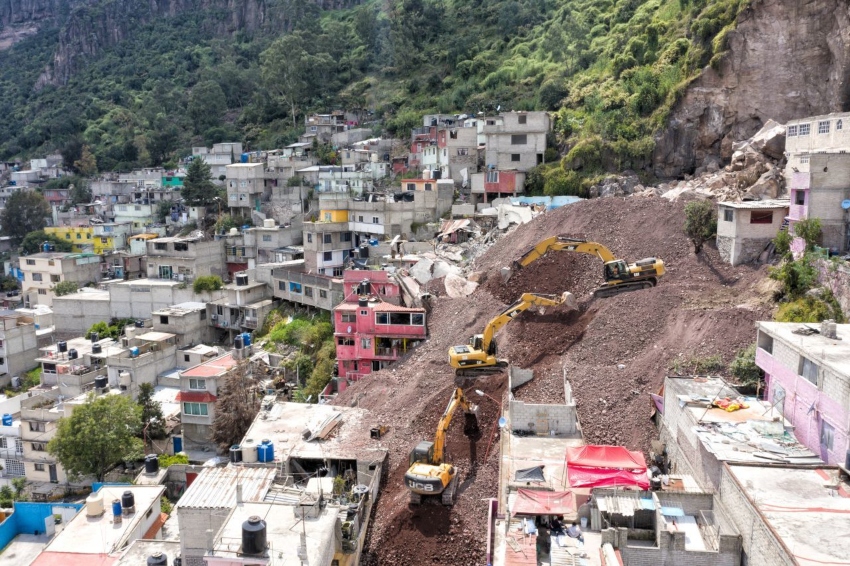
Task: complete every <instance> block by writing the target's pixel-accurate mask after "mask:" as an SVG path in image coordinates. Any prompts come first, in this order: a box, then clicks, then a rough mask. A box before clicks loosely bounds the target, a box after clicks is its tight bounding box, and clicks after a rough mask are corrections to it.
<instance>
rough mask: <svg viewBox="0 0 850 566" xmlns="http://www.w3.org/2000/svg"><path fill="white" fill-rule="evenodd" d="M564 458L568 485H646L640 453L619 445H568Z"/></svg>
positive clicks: (644, 465)
mask: <svg viewBox="0 0 850 566" xmlns="http://www.w3.org/2000/svg"><path fill="white" fill-rule="evenodd" d="M566 462H567V474H568V475H569V479H570V486H571V487H638V488H640V489H649V477H648V476H647V474H646V460H644V458H643V454H641V453H640V452H632V451H630V450H626V449H625V448H624V447H622V446H595V445H587V446H576V447H570V448H567V458H566Z"/></svg>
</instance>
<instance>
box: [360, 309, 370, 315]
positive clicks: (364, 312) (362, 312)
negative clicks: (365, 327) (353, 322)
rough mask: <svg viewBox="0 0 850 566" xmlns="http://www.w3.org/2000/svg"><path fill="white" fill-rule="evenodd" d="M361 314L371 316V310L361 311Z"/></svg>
mask: <svg viewBox="0 0 850 566" xmlns="http://www.w3.org/2000/svg"><path fill="white" fill-rule="evenodd" d="M360 316H369V311H367V310H362V311H360Z"/></svg>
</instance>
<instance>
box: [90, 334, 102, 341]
mask: <svg viewBox="0 0 850 566" xmlns="http://www.w3.org/2000/svg"><path fill="white" fill-rule="evenodd" d="M98 340H100V335H99V334H98V333H97V332H92V333H91V341H92V342H97V341H98Z"/></svg>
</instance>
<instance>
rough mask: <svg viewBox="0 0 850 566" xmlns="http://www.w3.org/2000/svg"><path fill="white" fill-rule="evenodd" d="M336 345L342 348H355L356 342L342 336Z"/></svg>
mask: <svg viewBox="0 0 850 566" xmlns="http://www.w3.org/2000/svg"><path fill="white" fill-rule="evenodd" d="M336 343H337V344H339V345H340V346H354V340H352V339H351V338H344V337H342V336H340V337H339V338H337V339H336Z"/></svg>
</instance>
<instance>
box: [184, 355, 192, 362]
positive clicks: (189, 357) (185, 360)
mask: <svg viewBox="0 0 850 566" xmlns="http://www.w3.org/2000/svg"><path fill="white" fill-rule="evenodd" d="M191 359H192V356H190V355H189V354H183V361H184V362H188V361H189V360H191Z"/></svg>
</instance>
